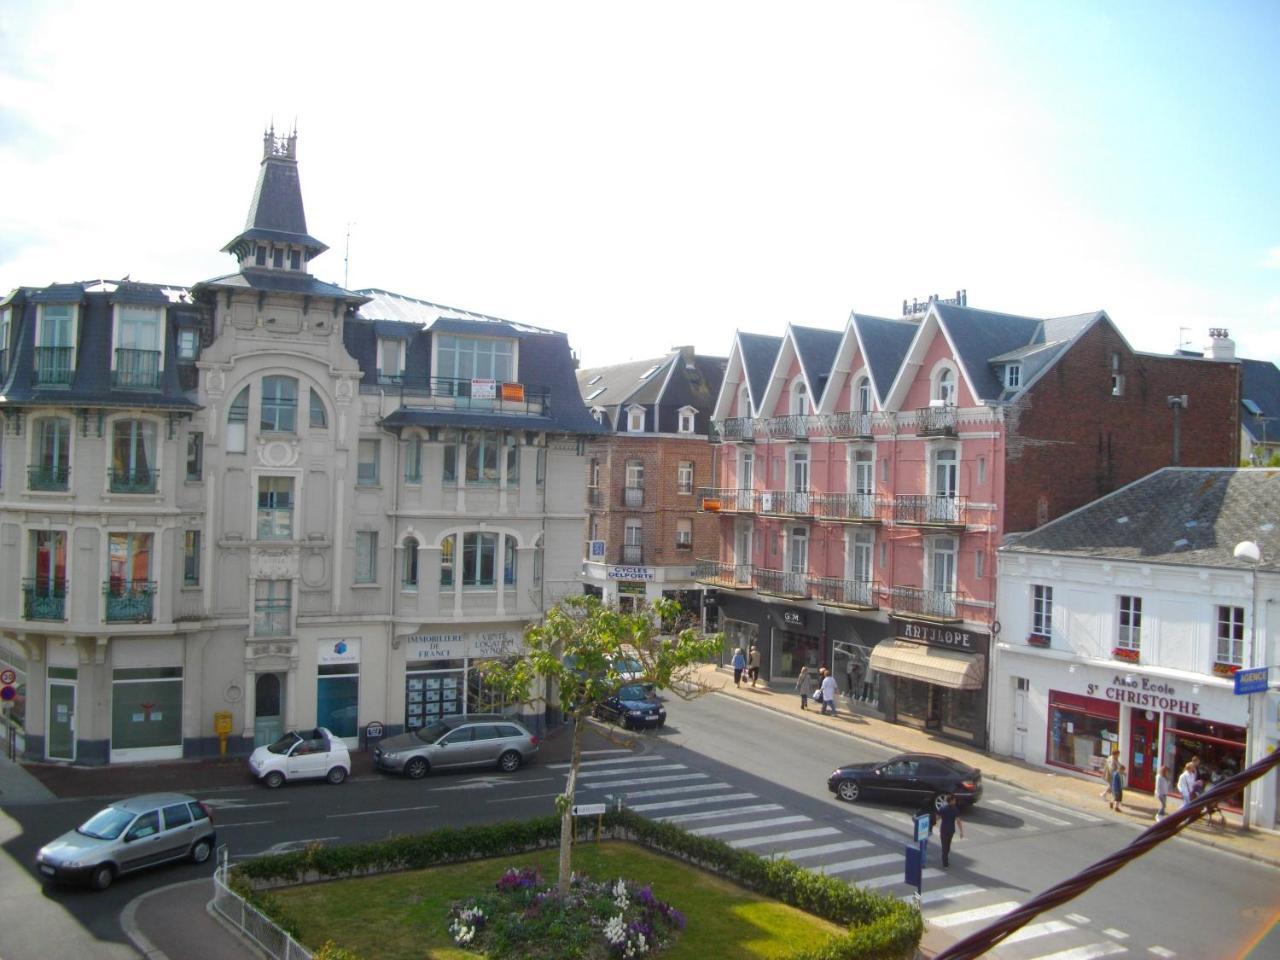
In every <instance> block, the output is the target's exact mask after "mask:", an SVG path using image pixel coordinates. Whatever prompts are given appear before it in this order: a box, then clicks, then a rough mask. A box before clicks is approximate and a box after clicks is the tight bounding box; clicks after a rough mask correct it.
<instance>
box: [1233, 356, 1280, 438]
mask: <svg viewBox="0 0 1280 960" xmlns="http://www.w3.org/2000/svg"><path fill="white" fill-rule="evenodd" d="M1240 375H1241V378H1242V380H1241V384H1240V403H1241V411H1240V425H1241V426H1242V427H1244V429H1245V432H1246V433H1248V434H1249V438H1250V439H1251V440H1252V441H1253V442H1254V443H1277V442H1280V368H1277V367H1276V365H1275V364H1274V363H1272V362H1270V361H1269V360H1243V359H1242V360H1241V361H1240ZM1246 400H1248V401H1250V402H1252V403H1253V405H1254V406H1256V407H1257V408H1258V410H1259V411H1260V413H1254V412H1253V411H1252V410H1250V409H1249V405H1248V404H1246V403H1245V402H1244V401H1246Z"/></svg>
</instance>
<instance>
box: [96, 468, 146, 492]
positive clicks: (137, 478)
mask: <svg viewBox="0 0 1280 960" xmlns="http://www.w3.org/2000/svg"><path fill="white" fill-rule="evenodd" d="M157 477H158V472H157V471H155V470H136V469H135V470H112V471H111V475H110V479H109V482H108V487H109V489H110V490H111V492H112V493H155V492H156V480H157Z"/></svg>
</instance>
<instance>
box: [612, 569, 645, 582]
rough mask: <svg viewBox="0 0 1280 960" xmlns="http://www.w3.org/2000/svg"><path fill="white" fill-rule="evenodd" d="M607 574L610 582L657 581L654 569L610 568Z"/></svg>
mask: <svg viewBox="0 0 1280 960" xmlns="http://www.w3.org/2000/svg"><path fill="white" fill-rule="evenodd" d="M606 574H607V576H608V578H609V579H610V580H644V581H647V582H652V581H653V580H655V579H657V575H656V574H655V573H654V570H653V567H609V568H608V569H607V570H606Z"/></svg>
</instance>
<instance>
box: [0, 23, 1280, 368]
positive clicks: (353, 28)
mask: <svg viewBox="0 0 1280 960" xmlns="http://www.w3.org/2000/svg"><path fill="white" fill-rule="evenodd" d="M1277 41H1280V3H1276V2H1274V0H1256V2H1250V0H1244V2H1177V0H1165V2H1161V3H1147V2H1138V0H1126V2H1120V3H1116V2H1088V0H1075V2H1069V3H1057V2H1049V0H1037V2H1034V3H1030V2H1007V3H1006V2H998V0H991V2H962V0H956V2H950V3H929V2H894V3H884V2H874V3H873V2H868V3H859V2H843V3H816V2H812V3H811V2H804V0H789V2H787V3H773V4H761V3H754V2H750V0H737V2H731V3H715V2H696V0H682V2H666V0H651V2H648V3H644V4H616V3H600V2H587V3H567V2H542V3H536V4H530V3H502V2H491V3H466V4H460V3H448V4H446V3H426V2H418V3H405V4H397V3H378V4H365V5H356V4H353V3H350V2H349V0H348V2H344V3H325V2H315V3H310V2H309V3H305V4H298V3H264V2H258V3H241V2H237V0H220V2H218V3H204V2H189V3H173V2H172V0H168V2H164V3H150V2H129V0H117V2H112V3H101V2H90V3H78V2H56V0H55V2H50V0H39V2H27V0H4V2H3V3H2V4H0V291H8V290H10V289H12V288H14V287H16V286H21V285H27V286H43V285H46V284H49V283H52V282H55V281H56V282H66V281H74V280H89V279H96V278H107V279H118V278H121V277H123V276H125V275H129V276H130V277H132V278H133V279H134V280H143V281H150V282H156V283H168V284H181V285H190V284H193V283H195V282H198V281H200V280H203V279H208V278H211V277H214V276H219V275H222V274H225V273H229V272H232V271H233V270H234V269H235V266H234V262H233V260H232V258H231V257H230V256H229V255H228V254H222V253H219V250H220V249H221V248H222V246H223V245H224V244H225V243H227V242H228V241H229V240H231V239H232V238H233V237H234V236H236V235H237V234H238V233H239V232H240V230H241V229H242V228H243V226H244V220H245V215H246V213H247V211H248V206H249V201H250V199H251V198H252V194H253V188H254V184H255V182H256V179H257V171H258V163H259V161H260V160H261V155H262V132H263V130H264V128H266V127H267V126H269V125H270V124H272V123H274V125H275V127H276V130H277V132H283V131H284V130H286V129H288V128H292V127H294V125H295V124H296V128H297V132H298V157H299V165H300V172H301V179H302V189H303V198H304V200H305V203H306V210H307V225H308V228H309V230H310V232H311V234H312V235H313V236H316V237H318V238H319V239H320V240H322V241H323V242H325V243H327V244H328V245H329V247H330V250H329V251H328V252H327V253H325V254H324V255H322V256H321V257H319V258H318V259H316V260H314V261H313V262H312V272H313V273H314V274H315V275H316V276H318V277H319V278H321V279H323V280H327V281H330V282H334V283H339V284H343V283H345V284H346V285H347V286H349V287H351V288H353V289H358V288H364V287H378V288H381V289H384V290H391V291H395V292H397V293H402V294H406V295H409V296H414V297H419V298H422V299H424V300H429V301H432V302H435V303H441V304H447V305H450V306H455V307H460V308H464V309H468V310H473V311H477V312H481V313H487V314H492V315H496V316H500V317H504V318H506V319H510V320H514V321H518V322H522V323H528V324H534V325H538V326H543V327H549V328H552V329H555V330H563V331H564V332H565V333H567V334H568V336H569V339H570V342H571V344H572V346H573V347H574V349H575V350H576V352H577V353H578V355H579V357H580V358H581V361H582V363H583V364H584V365H585V366H598V365H601V364H608V363H614V362H621V361H624V360H630V359H641V358H647V357H655V356H659V355H661V354H663V353H665V352H666V351H667V350H668V349H670V348H671V347H673V346H676V345H682V344H693V345H694V346H696V347H697V349H698V351H699V352H701V353H706V354H713V355H721V356H723V355H727V354H728V352H729V349H730V347H731V345H732V341H733V335H734V332H735V331H737V330H741V331H748V332H754V333H767V334H774V335H780V334H782V333H783V331H784V330H785V328H786V326H787V325H788V324H795V325H799V326H808V327H818V328H824V329H830V330H842V329H843V328H844V326H845V323H846V320H847V317H848V315H849V312H850V311H852V310H856V311H858V312H860V313H867V314H872V315H876V316H886V317H895V316H899V315H900V313H901V306H902V301H903V300H904V299H912V298H920V299H924V298H925V297H927V296H929V295H930V294H933V293H936V294H939V295H940V296H943V297H950V296H954V295H955V292H956V291H957V290H960V289H964V290H966V291H967V293H968V302H969V304H970V305H971V306H975V307H981V308H983V309H988V310H995V311H1001V312H1006V313H1015V314H1024V315H1028V316H1046V317H1048V316H1063V315H1068V314H1075V313H1082V312H1085V311H1091V310H1097V309H1103V310H1106V311H1107V313H1108V315H1109V316H1110V317H1111V318H1112V320H1114V321H1115V323H1116V324H1117V326H1118V327H1119V328H1120V330H1121V331H1122V333H1123V334H1124V335H1125V336H1126V338H1127V339H1128V341H1129V343H1130V344H1131V345H1132V346H1133V347H1134V348H1135V349H1138V350H1149V351H1155V352H1161V353H1168V352H1171V351H1173V350H1175V349H1177V348H1178V346H1179V345H1180V344H1181V345H1184V346H1187V347H1190V348H1194V349H1202V348H1203V347H1204V345H1205V344H1206V342H1207V337H1208V331H1209V329H1210V328H1213V327H1225V328H1227V329H1228V330H1229V331H1230V333H1231V336H1232V338H1233V339H1234V340H1235V341H1236V344H1237V352H1238V354H1239V355H1241V356H1247V357H1253V358H1257V359H1267V360H1273V361H1280V177H1278V176H1277V174H1276V169H1277V157H1280V116H1277V114H1278V112H1280V106H1278V105H1280V57H1277V56H1275V50H1276V47H1277ZM344 260H345V262H344Z"/></svg>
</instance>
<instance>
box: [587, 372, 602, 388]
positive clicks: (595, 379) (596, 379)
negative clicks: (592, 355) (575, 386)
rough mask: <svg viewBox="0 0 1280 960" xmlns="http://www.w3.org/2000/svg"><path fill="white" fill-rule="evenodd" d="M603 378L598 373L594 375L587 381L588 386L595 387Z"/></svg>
mask: <svg viewBox="0 0 1280 960" xmlns="http://www.w3.org/2000/svg"><path fill="white" fill-rule="evenodd" d="M601 379H602V378H601V376H600V374H598V373H597V374H596V375H595V376H594V377H592V378H591V379H590V380H588V381H587V386H588V387H594V386H595V385H596V384H597V383H599V382H600V380H601Z"/></svg>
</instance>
